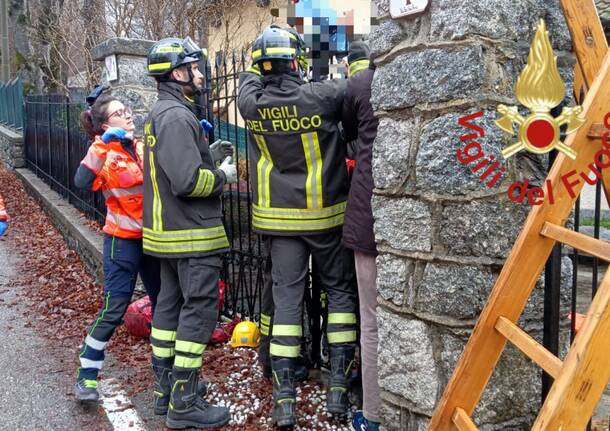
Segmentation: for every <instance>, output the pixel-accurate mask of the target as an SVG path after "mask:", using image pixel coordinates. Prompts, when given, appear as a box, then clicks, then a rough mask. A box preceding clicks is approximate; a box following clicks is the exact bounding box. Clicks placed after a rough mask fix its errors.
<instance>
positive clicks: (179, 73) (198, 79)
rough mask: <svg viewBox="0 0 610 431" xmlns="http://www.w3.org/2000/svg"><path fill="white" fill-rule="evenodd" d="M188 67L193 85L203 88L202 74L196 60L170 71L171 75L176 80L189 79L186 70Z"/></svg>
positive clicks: (184, 80) (186, 80)
mask: <svg viewBox="0 0 610 431" xmlns="http://www.w3.org/2000/svg"><path fill="white" fill-rule="evenodd" d="M189 69H191V73H192V74H193V83H194V84H195V86H196V87H197V88H203V74H202V73H201V71H200V70H199V65H198V64H197V62H194V63H189V64H187V65H185V66H183V67H179V68H177V69H174V70H173V71H172V76H173V77H174V79H175V80H176V81H182V82H188V81H189V80H190V78H189V72H188V70H189ZM185 89H186V88H185ZM187 91H188V90H187Z"/></svg>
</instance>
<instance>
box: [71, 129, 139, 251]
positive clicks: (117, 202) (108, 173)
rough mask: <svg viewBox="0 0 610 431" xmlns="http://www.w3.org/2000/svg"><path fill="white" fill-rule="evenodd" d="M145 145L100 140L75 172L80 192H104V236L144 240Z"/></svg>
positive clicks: (98, 139)
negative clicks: (143, 146)
mask: <svg viewBox="0 0 610 431" xmlns="http://www.w3.org/2000/svg"><path fill="white" fill-rule="evenodd" d="M143 180H144V179H143V173H142V143H141V142H139V141H137V140H134V141H131V140H126V141H124V142H121V141H119V140H113V141H110V142H109V143H107V144H106V143H104V142H103V141H102V140H101V139H100V137H99V136H96V138H95V140H94V141H93V143H92V144H91V146H90V147H89V150H88V151H87V155H86V156H85V158H84V159H83V160H82V161H81V164H80V166H79V168H78V170H77V171H76V175H75V177H74V182H75V184H76V185H77V186H79V187H81V188H88V189H90V190H92V191H97V190H101V191H102V194H103V195H104V198H105V199H106V222H105V224H104V229H103V230H104V232H105V233H107V234H108V235H112V236H117V237H119V238H125V239H138V238H142V184H143Z"/></svg>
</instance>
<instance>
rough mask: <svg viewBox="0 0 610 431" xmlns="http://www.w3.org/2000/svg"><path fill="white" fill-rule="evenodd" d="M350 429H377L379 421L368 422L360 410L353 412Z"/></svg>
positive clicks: (362, 430)
mask: <svg viewBox="0 0 610 431" xmlns="http://www.w3.org/2000/svg"><path fill="white" fill-rule="evenodd" d="M351 430H352V431H379V422H369V421H368V420H367V419H366V418H365V417H364V413H363V412H362V411H358V412H356V413H354V417H353V419H352V426H351Z"/></svg>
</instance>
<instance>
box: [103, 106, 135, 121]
mask: <svg viewBox="0 0 610 431" xmlns="http://www.w3.org/2000/svg"><path fill="white" fill-rule="evenodd" d="M131 114H132V111H131V108H130V107H128V106H126V107H125V108H123V109H118V110H116V111H114V112H113V113H112V114H110V115H109V116H108V118H107V120H110V119H111V118H112V117H114V116H115V115H116V116H117V117H121V118H127V117H131Z"/></svg>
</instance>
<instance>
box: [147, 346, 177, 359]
mask: <svg viewBox="0 0 610 431" xmlns="http://www.w3.org/2000/svg"><path fill="white" fill-rule="evenodd" d="M152 352H153V355H155V356H156V357H157V358H172V357H174V356H175V355H176V352H175V350H174V349H173V348H171V347H157V346H155V345H153V346H152Z"/></svg>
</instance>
